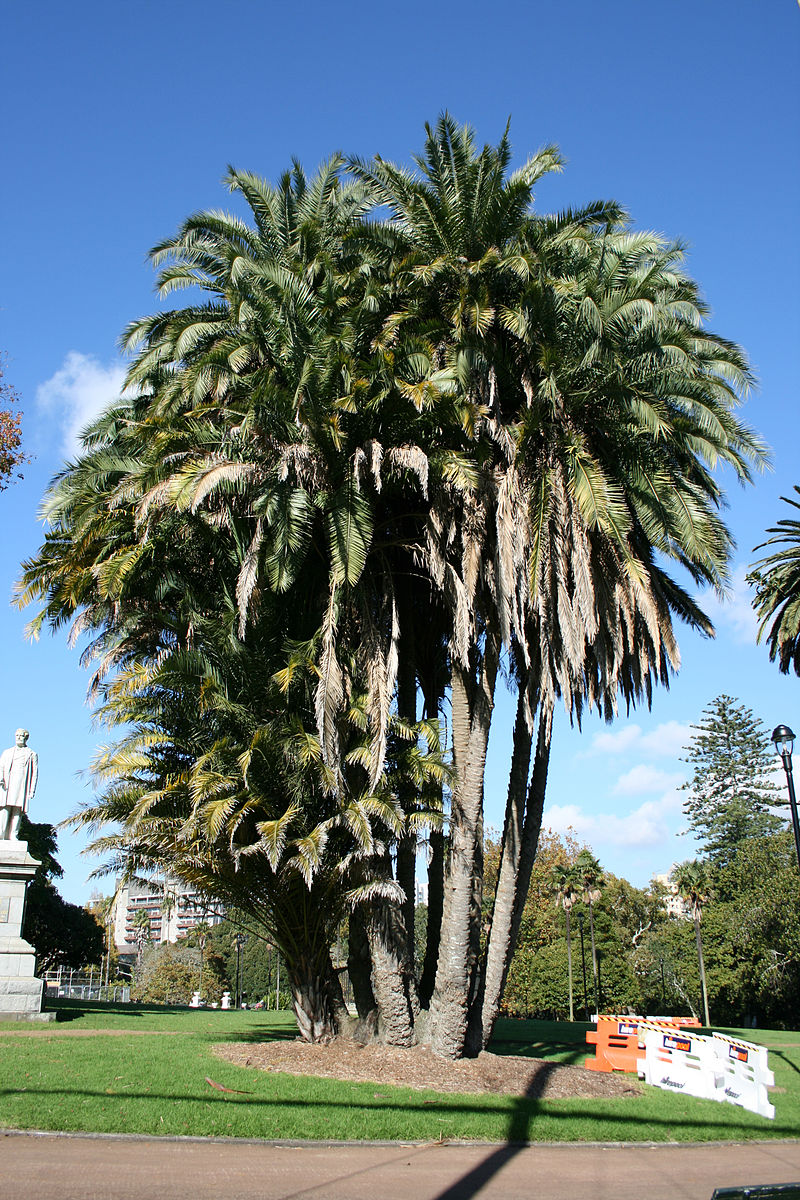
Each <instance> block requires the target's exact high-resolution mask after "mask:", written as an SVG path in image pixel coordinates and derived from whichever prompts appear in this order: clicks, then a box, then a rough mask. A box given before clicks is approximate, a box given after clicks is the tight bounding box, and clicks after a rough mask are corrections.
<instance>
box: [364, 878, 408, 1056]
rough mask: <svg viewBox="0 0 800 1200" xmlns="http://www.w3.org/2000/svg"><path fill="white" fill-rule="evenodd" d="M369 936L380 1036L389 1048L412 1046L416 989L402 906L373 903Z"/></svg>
mask: <svg viewBox="0 0 800 1200" xmlns="http://www.w3.org/2000/svg"><path fill="white" fill-rule="evenodd" d="M367 935H368V937H369V948H370V954H371V957H372V990H373V992H374V993H375V999H376V1001H377V1005H378V1036H379V1038H380V1040H381V1041H382V1042H385V1043H386V1044H387V1045H389V1046H413V1045H414V1041H415V1034H414V1017H415V1015H416V1013H415V1008H417V1005H416V988H415V981H414V979H413V973H411V972H410V971H409V967H408V958H407V954H406V935H405V929H404V927H403V911H402V908H401V906H400V905H399V904H396V903H394V902H392V901H390V900H377V901H374V902H373V903H372V905H371V907H370V911H369V915H368V917H367Z"/></svg>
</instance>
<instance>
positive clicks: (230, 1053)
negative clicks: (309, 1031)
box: [214, 1040, 641, 1100]
mask: <svg viewBox="0 0 800 1200" xmlns="http://www.w3.org/2000/svg"><path fill="white" fill-rule="evenodd" d="M214 1053H215V1054H216V1055H217V1056H218V1057H219V1058H224V1059H225V1060H226V1061H227V1062H232V1063H235V1064H236V1065H237V1066H239V1067H252V1068H253V1069H255V1070H259V1071H280V1072H284V1073H285V1074H287V1075H319V1076H322V1077H323V1078H324V1079H341V1080H347V1081H349V1082H352V1083H375V1084H384V1085H386V1084H390V1085H394V1086H396V1087H410V1088H415V1089H417V1090H421V1091H423V1090H424V1091H432V1092H461V1093H468V1094H470V1093H472V1094H474V1093H478V1092H489V1093H491V1094H493V1095H506V1096H529V1097H546V1098H547V1099H548V1100H563V1099H568V1098H569V1097H572V1096H580V1097H583V1096H634V1095H639V1093H640V1091H641V1088H640V1086H639V1081H638V1080H637V1079H636V1077H635V1076H633V1075H621V1074H601V1073H599V1072H596V1071H587V1070H586V1068H585V1067H571V1066H563V1065H561V1064H560V1063H552V1062H547V1061H545V1060H544V1059H541V1058H522V1057H520V1056H518V1055H514V1054H490V1053H488V1052H486V1051H484V1053H483V1054H479V1055H478V1057H477V1058H463V1059H459V1060H458V1061H456V1062H449V1061H448V1060H446V1059H442V1058H437V1057H436V1055H435V1054H432V1053H431V1051H430V1050H429V1049H427V1047H425V1046H415V1047H413V1048H412V1049H410V1050H401V1049H398V1048H397V1047H396V1046H380V1045H369V1046H361V1045H359V1044H358V1043H357V1042H350V1041H344V1040H336V1041H334V1042H331V1043H330V1044H329V1045H326V1046H322V1045H320V1046H312V1045H309V1044H308V1042H301V1041H299V1040H298V1041H294V1042H260V1043H257V1044H255V1045H252V1044H251V1045H242V1044H241V1043H239V1042H226V1043H223V1044H222V1045H219V1046H215V1047H214Z"/></svg>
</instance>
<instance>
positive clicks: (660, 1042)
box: [638, 1026, 724, 1100]
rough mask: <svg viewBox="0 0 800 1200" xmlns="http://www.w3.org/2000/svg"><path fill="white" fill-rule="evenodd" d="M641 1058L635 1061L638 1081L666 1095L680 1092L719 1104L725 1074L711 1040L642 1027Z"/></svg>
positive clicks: (683, 1032)
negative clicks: (660, 1090) (650, 1085)
mask: <svg viewBox="0 0 800 1200" xmlns="http://www.w3.org/2000/svg"><path fill="white" fill-rule="evenodd" d="M640 1041H641V1044H642V1046H643V1047H644V1057H643V1058H642V1057H640V1058H639V1061H638V1071H639V1076H640V1078H642V1079H644V1081H645V1083H650V1084H652V1085H653V1086H654V1087H658V1088H663V1089H664V1090H665V1091H669V1092H683V1093H685V1094H686V1095H688V1096H699V1097H701V1099H703V1100H721V1099H723V1097H722V1096H721V1095H719V1094H718V1093H719V1090H720V1088H721V1086H722V1082H723V1078H724V1073H723V1068H722V1066H721V1064H720V1063H719V1060H718V1058H717V1055H716V1049H715V1047H714V1044H713V1042H712V1039H711V1038H707V1037H700V1036H698V1035H697V1034H692V1033H687V1032H686V1031H685V1030H683V1029H673V1030H671V1031H670V1030H666V1029H658V1028H655V1029H654V1028H648V1027H647V1026H643V1027H642V1031H641V1036H640Z"/></svg>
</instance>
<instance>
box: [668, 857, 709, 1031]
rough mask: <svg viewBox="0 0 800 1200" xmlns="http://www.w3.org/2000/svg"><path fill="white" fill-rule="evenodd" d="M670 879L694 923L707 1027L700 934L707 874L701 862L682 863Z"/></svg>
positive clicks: (704, 971)
mask: <svg viewBox="0 0 800 1200" xmlns="http://www.w3.org/2000/svg"><path fill="white" fill-rule="evenodd" d="M672 879H673V882H674V884H675V886H676V887H677V889H678V895H679V896H680V898H681V900H683V902H684V904H685V905H686V908H687V910H688V913H689V916H690V917H691V918H692V921H693V922H694V936H695V942H696V944H697V965H698V967H699V969H700V989H701V992H702V1000H703V1013H704V1015H705V1023H706V1025H707V1026H708V1025H710V1024H711V1018H710V1016H709V1014H708V985H707V984H706V968H705V962H704V960H703V939H702V936H701V934H700V918H701V916H702V913H703V908H704V906H705V905H706V904H707V903H708V900H709V886H708V873H707V871H706V868H705V865H704V864H703V863H702V862H696V861H695V862H691V861H690V862H683V863H679V864H678V866H676V867H673V870H672Z"/></svg>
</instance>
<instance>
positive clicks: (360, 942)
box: [347, 905, 377, 1021]
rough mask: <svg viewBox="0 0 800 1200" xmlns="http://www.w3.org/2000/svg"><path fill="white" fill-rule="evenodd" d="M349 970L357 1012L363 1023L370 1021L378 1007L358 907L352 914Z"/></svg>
mask: <svg viewBox="0 0 800 1200" xmlns="http://www.w3.org/2000/svg"><path fill="white" fill-rule="evenodd" d="M347 970H348V973H349V975H350V984H351V986H352V988H353V999H354V1000H355V1004H356V1012H357V1013H358V1015H359V1017H360V1018H361V1020H362V1021H366V1020H369V1019H370V1017H371V1014H373V1013H374V1012H375V1009H376V1007H377V1005H376V1002H375V993H374V992H373V990H372V963H371V961H370V950H369V939H368V937H367V927H366V923H365V918H364V911H363V909H362V908H361V906H360V905H359V906H357V907H356V908H354V909H353V911H352V913H351V914H350V937H349V939H348V952H347Z"/></svg>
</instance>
